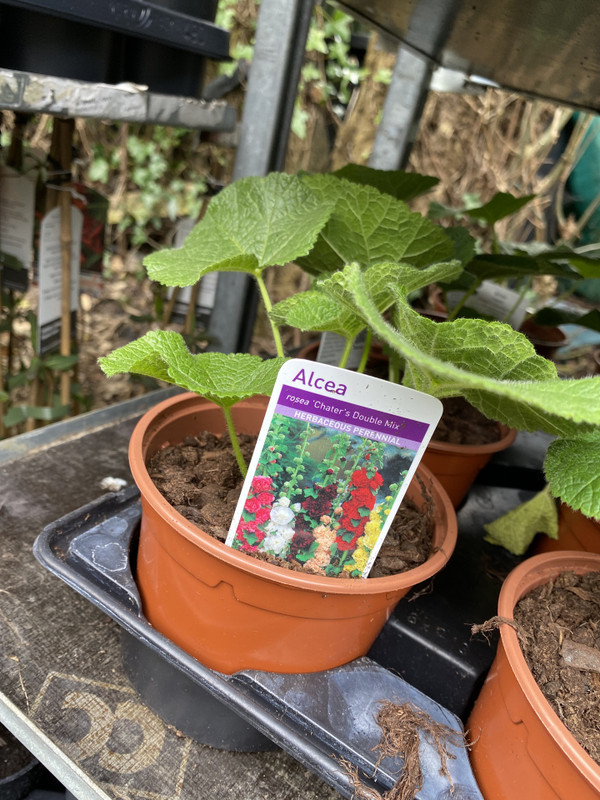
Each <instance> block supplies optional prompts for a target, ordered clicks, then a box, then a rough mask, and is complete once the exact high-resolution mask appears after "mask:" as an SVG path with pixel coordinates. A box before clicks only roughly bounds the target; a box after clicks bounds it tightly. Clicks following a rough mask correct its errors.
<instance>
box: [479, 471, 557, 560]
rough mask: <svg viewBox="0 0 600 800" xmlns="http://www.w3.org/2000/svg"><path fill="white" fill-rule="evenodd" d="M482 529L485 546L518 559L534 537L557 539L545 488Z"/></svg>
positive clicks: (553, 508)
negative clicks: (488, 544) (504, 551)
mask: <svg viewBox="0 0 600 800" xmlns="http://www.w3.org/2000/svg"><path fill="white" fill-rule="evenodd" d="M483 527H484V529H485V531H486V533H487V536H485V537H484V538H485V541H486V542H489V543H490V544H496V545H500V546H501V547H505V548H506V549H507V550H509V551H510V552H511V553H514V554H515V555H516V556H522V555H523V553H524V552H525V551H526V550H527V548H528V547H529V545H530V544H531V542H532V541H533V540H534V538H535V536H536V534H538V533H545V534H546V536H549V537H550V538H551V539H558V510H557V508H556V502H555V501H554V499H553V498H552V495H551V494H550V491H549V489H548V487H546V488H545V489H543V490H542V491H541V492H539V493H538V494H536V495H535V497H532V498H531V500H528V501H527V502H526V503H522V504H521V505H520V506H517V508H513V509H512V511H509V512H508V513H507V514H504V515H503V516H502V517H500V518H499V519H496V520H494V521H493V522H489V523H488V524H487V525H484V526H483Z"/></svg>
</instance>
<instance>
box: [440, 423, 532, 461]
mask: <svg viewBox="0 0 600 800" xmlns="http://www.w3.org/2000/svg"><path fill="white" fill-rule="evenodd" d="M498 427H499V428H500V432H501V434H502V435H501V437H500V439H497V440H496V441H495V442H488V443H487V444H450V443H449V442H439V441H436V440H435V439H430V441H429V444H428V445H427V449H428V450H431V451H433V452H438V453H464V454H465V455H486V454H487V453H498V452H499V451H500V450H506V448H507V447H510V445H511V444H512V443H513V442H514V440H515V439H516V438H517V429H516V428H509V427H508V426H507V425H503V424H502V423H501V422H498Z"/></svg>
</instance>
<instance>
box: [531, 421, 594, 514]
mask: <svg viewBox="0 0 600 800" xmlns="http://www.w3.org/2000/svg"><path fill="white" fill-rule="evenodd" d="M544 472H545V474H546V480H547V481H548V485H549V486H550V491H551V492H552V494H553V495H554V496H555V497H560V499H561V500H562V501H563V503H566V504H567V505H568V506H570V507H571V508H573V509H574V510H575V511H581V513H582V514H584V515H585V516H586V517H592V518H600V431H595V432H594V433H592V434H590V435H588V436H577V437H574V438H571V439H556V440H555V441H553V442H551V444H550V446H549V447H548V452H547V454H546V460H545V461H544Z"/></svg>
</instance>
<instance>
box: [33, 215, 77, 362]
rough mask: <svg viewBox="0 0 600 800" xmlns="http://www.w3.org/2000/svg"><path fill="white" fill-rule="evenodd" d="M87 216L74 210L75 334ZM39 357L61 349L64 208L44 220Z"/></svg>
mask: <svg viewBox="0 0 600 800" xmlns="http://www.w3.org/2000/svg"><path fill="white" fill-rule="evenodd" d="M82 229H83V214H82V213H81V211H80V210H79V209H78V208H75V207H74V206H72V207H71V313H72V316H73V319H72V320H71V330H75V326H74V322H75V320H74V317H75V315H76V313H77V308H78V306H79V265H80V255H81V232H82ZM38 281H39V287H40V290H39V299H38V333H37V337H38V338H37V342H38V353H39V354H40V355H45V354H46V353H51V352H52V351H54V350H57V349H58V347H59V345H60V329H61V291H62V288H61V287H62V255H61V241H60V208H58V207H57V208H53V209H52V211H49V212H48V213H47V214H46V216H45V217H44V219H43V220H42V224H41V228H40V249H39V259H38Z"/></svg>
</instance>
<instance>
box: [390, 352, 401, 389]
mask: <svg viewBox="0 0 600 800" xmlns="http://www.w3.org/2000/svg"><path fill="white" fill-rule="evenodd" d="M388 380H389V382H390V383H400V359H399V356H398V353H390V356H389V360H388Z"/></svg>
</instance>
